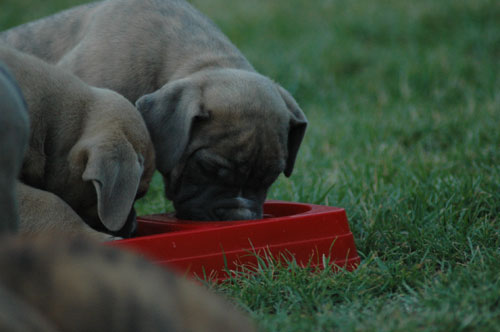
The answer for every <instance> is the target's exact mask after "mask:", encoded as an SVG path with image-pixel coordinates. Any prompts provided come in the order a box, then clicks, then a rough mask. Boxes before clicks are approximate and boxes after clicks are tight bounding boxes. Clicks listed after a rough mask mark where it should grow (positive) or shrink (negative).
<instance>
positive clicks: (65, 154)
mask: <svg viewBox="0 0 500 332" xmlns="http://www.w3.org/2000/svg"><path fill="white" fill-rule="evenodd" d="M0 60H1V61H3V62H4V63H5V64H6V65H7V66H8V67H9V69H10V71H11V72H12V74H13V76H14V78H15V79H16V80H17V82H18V83H19V86H20V87H21V90H22V92H23V94H24V97H25V99H26V103H27V106H28V110H29V116H30V119H31V129H30V138H29V146H28V149H27V152H26V154H25V156H24V160H23V166H22V169H21V175H20V180H21V182H22V183H21V184H19V188H18V197H19V201H20V216H21V221H20V230H21V232H23V233H29V232H38V231H40V230H44V229H59V230H65V231H66V232H68V233H71V232H73V233H76V234H78V233H81V232H84V233H88V234H93V233H95V231H93V230H91V229H90V228H89V227H88V226H87V225H89V226H91V227H92V228H93V229H95V230H99V231H102V232H107V233H109V234H112V235H116V236H121V237H129V236H131V235H132V233H133V232H134V230H135V227H136V220H135V212H134V210H133V203H134V201H135V199H136V198H137V197H140V196H142V195H144V193H145V192H146V191H147V188H148V185H149V182H150V180H151V176H152V173H153V171H154V151H153V147H152V144H151V141H150V138H149V134H148V131H147V129H146V126H145V124H144V121H143V120H142V118H141V116H140V114H139V112H137V110H136V109H135V108H134V106H133V105H132V104H131V103H130V102H128V101H127V100H126V99H125V98H123V97H122V96H120V95H118V94H117V93H116V92H113V91H110V90H106V89H100V88H93V87H90V86H88V85H87V84H85V83H83V82H82V81H81V80H80V79H78V78H77V77H75V76H74V75H72V74H71V73H69V72H66V71H64V70H62V69H60V68H57V67H54V66H52V65H49V64H46V63H44V62H43V61H41V60H40V59H36V58H35V57H32V56H29V55H26V54H22V53H20V52H18V51H15V50H13V49H10V48H8V47H2V46H0ZM82 219H83V221H85V223H86V224H87V225H86V224H85V223H84V222H83V221H82Z"/></svg>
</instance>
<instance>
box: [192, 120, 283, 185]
mask: <svg viewBox="0 0 500 332" xmlns="http://www.w3.org/2000/svg"><path fill="white" fill-rule="evenodd" d="M219 120H220V121H217V118H216V117H214V119H212V121H211V123H210V125H207V126H206V127H205V128H202V129H200V130H199V132H198V133H194V135H195V140H197V142H196V143H194V144H195V145H198V147H200V146H202V147H203V148H202V149H201V156H203V158H207V159H208V160H212V161H214V163H215V164H218V165H221V166H225V167H227V168H230V169H235V170H236V169H237V170H238V171H241V172H243V173H245V172H252V173H254V174H256V173H262V174H260V175H259V176H260V177H265V176H266V174H277V173H280V172H282V171H283V169H284V168H285V160H286V137H283V135H281V133H280V130H279V128H274V127H273V125H272V124H270V123H265V122H263V123H260V122H259V121H251V122H249V121H246V122H245V121H235V122H226V121H222V120H221V119H219Z"/></svg>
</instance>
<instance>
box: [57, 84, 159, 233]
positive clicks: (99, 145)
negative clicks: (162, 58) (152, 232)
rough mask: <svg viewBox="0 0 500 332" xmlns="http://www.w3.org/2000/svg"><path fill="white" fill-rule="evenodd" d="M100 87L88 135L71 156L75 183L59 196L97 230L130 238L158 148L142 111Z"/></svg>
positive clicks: (87, 124) (81, 140)
mask: <svg viewBox="0 0 500 332" xmlns="http://www.w3.org/2000/svg"><path fill="white" fill-rule="evenodd" d="M95 90H96V100H95V101H94V102H93V103H91V104H90V106H89V107H91V110H90V111H89V112H88V118H87V119H86V123H85V127H84V128H83V134H82V136H81V137H80V139H79V141H78V142H77V143H76V144H75V145H74V146H73V148H72V149H71V152H70V155H69V163H70V169H71V175H70V181H69V182H70V183H71V185H67V186H66V188H65V189H63V190H64V192H63V193H62V194H60V196H61V197H62V198H63V199H65V200H66V201H67V202H68V203H69V204H70V205H71V206H72V207H73V209H75V211H76V212H77V213H78V214H79V215H80V216H81V217H82V218H83V219H84V220H85V221H86V222H87V223H88V224H89V225H90V226H92V227H93V228H95V229H97V230H101V231H105V232H108V233H110V234H114V235H118V236H122V237H129V236H130V235H132V233H133V232H134V231H135V228H136V220H135V211H134V209H133V204H134V201H135V200H136V199H137V198H140V197H142V196H143V195H144V194H145V193H146V191H147V189H148V187H149V182H150V181H151V177H152V175H153V172H154V150H153V147H152V143H151V140H150V137H149V134H148V131H147V129H146V126H145V125H144V121H143V120H142V118H141V116H140V114H139V113H138V112H137V110H136V109H135V108H134V107H133V105H132V104H130V103H129V102H128V101H127V100H125V98H123V97H121V96H119V95H118V94H116V93H114V92H111V91H108V90H103V89H95Z"/></svg>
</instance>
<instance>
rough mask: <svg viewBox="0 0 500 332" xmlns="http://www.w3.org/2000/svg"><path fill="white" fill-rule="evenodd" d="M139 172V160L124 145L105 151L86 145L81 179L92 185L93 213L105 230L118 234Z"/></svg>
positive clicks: (137, 185) (124, 220)
mask: <svg viewBox="0 0 500 332" xmlns="http://www.w3.org/2000/svg"><path fill="white" fill-rule="evenodd" d="M111 149H112V150H111ZM143 170H144V161H143V159H142V157H140V156H138V155H137V154H136V152H135V150H134V149H133V148H132V146H131V145H130V143H128V142H127V143H126V144H124V146H108V148H107V149H106V148H105V147H100V146H96V145H92V146H90V148H89V151H88V159H87V164H86V166H85V171H84V172H83V175H82V179H83V180H84V181H92V183H93V184H94V187H95V190H96V192H97V213H98V215H99V219H100V220H101V222H102V223H103V225H104V226H105V227H106V228H107V229H108V230H110V231H118V230H120V229H121V228H122V227H123V225H124V224H125V222H126V221H127V217H128V215H129V213H130V210H131V209H132V205H133V204H134V200H135V196H136V193H137V188H138V187H139V182H140V179H141V176H142V172H143Z"/></svg>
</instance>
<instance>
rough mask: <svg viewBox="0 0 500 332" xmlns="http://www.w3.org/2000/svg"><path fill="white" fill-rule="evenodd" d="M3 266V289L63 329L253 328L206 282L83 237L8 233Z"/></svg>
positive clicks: (1, 257)
mask: <svg viewBox="0 0 500 332" xmlns="http://www.w3.org/2000/svg"><path fill="white" fill-rule="evenodd" d="M0 271H2V273H1V274H0V287H1V286H2V285H3V286H4V287H5V288H7V289H9V291H10V292H11V293H12V294H14V295H15V296H16V297H17V298H18V299H21V300H22V301H23V302H24V303H26V304H28V305H29V306H30V308H32V309H33V311H36V312H39V313H41V314H42V315H43V317H44V318H45V319H46V320H47V321H48V322H50V323H51V324H53V325H54V326H56V327H57V328H59V329H60V330H62V331H82V332H83V331H131V332H132V331H141V332H147V331H238V332H244V331H254V328H253V325H252V323H251V322H250V321H249V320H248V318H246V317H245V316H244V315H242V314H241V313H240V312H238V311H237V310H235V309H234V308H233V307H232V306H231V305H229V304H228V303H226V302H225V301H223V300H221V299H220V298H218V297H217V296H215V295H212V294H209V292H208V291H206V290H205V289H203V288H201V287H200V286H198V285H195V284H192V283H191V282H188V281H186V280H184V279H183V278H181V277H179V276H177V275H175V274H173V273H171V272H168V271H166V270H164V269H162V268H160V267H156V266H154V265H153V264H151V263H149V262H147V261H146V260H144V259H142V258H140V257H137V256H135V255H133V254H129V253H126V252H122V251H120V250H117V249H115V248H111V247H104V246H102V245H97V244H93V243H91V242H88V241H86V240H82V239H72V240H54V239H53V238H49V237H47V236H38V237H34V238H19V237H17V238H8V239H3V241H2V246H1V247H0ZM0 290H1V288H0ZM2 310H4V309H3V308H2V304H1V302H0V312H1V311H2ZM1 317H2V315H0V318H1ZM0 326H2V325H1V322H0Z"/></svg>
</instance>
